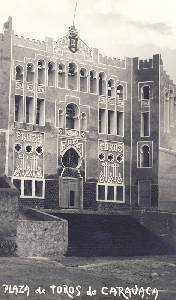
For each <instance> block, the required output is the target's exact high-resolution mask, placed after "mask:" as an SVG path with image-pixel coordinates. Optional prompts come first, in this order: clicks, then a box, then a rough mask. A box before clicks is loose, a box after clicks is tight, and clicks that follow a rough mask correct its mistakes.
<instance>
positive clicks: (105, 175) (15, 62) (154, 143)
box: [0, 18, 176, 211]
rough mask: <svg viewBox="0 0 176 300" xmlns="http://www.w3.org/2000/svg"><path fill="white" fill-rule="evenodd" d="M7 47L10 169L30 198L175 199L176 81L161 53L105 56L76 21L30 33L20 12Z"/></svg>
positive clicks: (74, 202)
mask: <svg viewBox="0 0 176 300" xmlns="http://www.w3.org/2000/svg"><path fill="white" fill-rule="evenodd" d="M71 34H75V36H76V39H75V40H74V39H73V41H72V39H71V38H70V36H71ZM75 41H76V42H75ZM70 43H72V44H70ZM74 43H76V44H74ZM75 46H76V47H77V49H75V48H74V47H75ZM0 49H1V53H0V55H1V67H0V93H1V106H0V107H1V111H0V114H1V116H0V128H1V129H0V149H1V158H0V159H1V162H0V172H1V176H2V175H4V174H5V175H7V176H8V177H9V178H10V179H11V181H12V182H13V184H14V185H15V186H16V187H17V189H18V190H19V202H20V205H21V206H22V207H26V206H30V207H44V208H53V209H77V210H83V209H85V210H97V211H102V210H103V211H104V210H108V211H118V210H123V209H130V208H136V207H139V208H148V209H150V208H155V209H157V208H159V209H169V207H170V209H173V207H175V199H174V194H175V177H174V176H175V175H174V174H175V168H174V167H175V166H176V164H175V153H176V152H175V146H176V142H175V141H176V140H175V139H174V137H175V126H176V123H175V119H176V118H175V117H174V114H175V113H176V98H175V86H174V84H173V82H172V81H171V80H170V78H169V76H168V75H167V74H166V72H165V71H164V70H163V63H162V60H161V57H160V55H158V54H157V55H154V56H153V58H152V59H149V60H140V59H139V58H125V59H124V60H119V59H115V58H108V57H106V56H102V55H101V54H100V53H99V51H98V50H97V49H92V48H89V47H88V46H87V45H86V44H85V43H84V42H83V41H82V40H81V39H80V38H79V37H78V35H77V32H76V29H75V27H74V26H71V27H70V30H69V34H68V35H66V36H65V37H63V38H61V39H58V40H57V41H54V40H53V39H51V38H46V41H45V42H40V41H36V40H29V39H25V38H23V37H18V36H16V35H15V34H14V32H13V30H12V20H11V18H9V19H8V21H7V22H6V23H5V24H4V29H3V33H2V34H1V35H0ZM72 50H74V51H72ZM174 164H175V165H174ZM171 166H172V173H173V176H170V177H168V178H167V176H169V174H170V171H169V172H168V170H171ZM168 182H169V184H170V185H168ZM168 186H170V187H172V188H168ZM168 193H169V195H168Z"/></svg>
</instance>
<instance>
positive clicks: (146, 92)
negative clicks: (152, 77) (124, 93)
mask: <svg viewBox="0 0 176 300" xmlns="http://www.w3.org/2000/svg"><path fill="white" fill-rule="evenodd" d="M142 99H143V100H149V99H150V87H149V85H144V86H143V87H142Z"/></svg>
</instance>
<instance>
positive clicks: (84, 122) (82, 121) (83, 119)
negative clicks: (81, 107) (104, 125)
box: [81, 112, 87, 131]
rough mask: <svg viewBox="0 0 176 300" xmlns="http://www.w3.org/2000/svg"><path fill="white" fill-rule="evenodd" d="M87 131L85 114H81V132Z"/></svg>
mask: <svg viewBox="0 0 176 300" xmlns="http://www.w3.org/2000/svg"><path fill="white" fill-rule="evenodd" d="M86 129H87V116H86V113H84V112H83V113H82V114H81V130H83V131H86Z"/></svg>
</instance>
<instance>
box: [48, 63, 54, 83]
mask: <svg viewBox="0 0 176 300" xmlns="http://www.w3.org/2000/svg"><path fill="white" fill-rule="evenodd" d="M48 86H55V64H54V63H53V62H49V63H48Z"/></svg>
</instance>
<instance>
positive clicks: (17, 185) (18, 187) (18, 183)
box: [13, 179, 21, 195]
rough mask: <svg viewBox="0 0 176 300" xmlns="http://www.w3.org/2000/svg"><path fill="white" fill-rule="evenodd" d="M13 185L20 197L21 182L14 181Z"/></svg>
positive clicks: (18, 180)
mask: <svg viewBox="0 0 176 300" xmlns="http://www.w3.org/2000/svg"><path fill="white" fill-rule="evenodd" d="M13 184H14V186H15V187H16V188H17V190H18V191H19V193H20V195H21V180H20V179H14V180H13Z"/></svg>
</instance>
